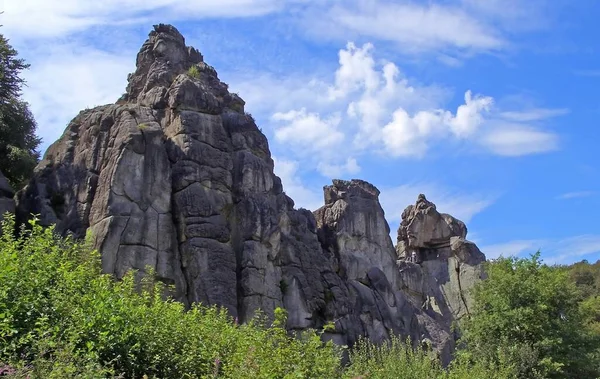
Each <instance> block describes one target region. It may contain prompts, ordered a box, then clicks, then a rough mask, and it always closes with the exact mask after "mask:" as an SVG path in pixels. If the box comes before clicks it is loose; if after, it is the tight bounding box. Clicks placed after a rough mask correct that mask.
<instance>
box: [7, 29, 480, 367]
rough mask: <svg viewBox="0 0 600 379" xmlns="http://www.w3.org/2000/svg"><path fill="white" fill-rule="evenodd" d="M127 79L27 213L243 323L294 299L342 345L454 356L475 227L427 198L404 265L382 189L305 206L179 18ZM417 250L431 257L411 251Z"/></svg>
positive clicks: (345, 187) (308, 323) (341, 189)
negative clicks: (397, 345)
mask: <svg viewBox="0 0 600 379" xmlns="http://www.w3.org/2000/svg"><path fill="white" fill-rule="evenodd" d="M128 80H129V84H128V86H127V91H126V93H125V94H124V95H123V96H122V97H121V99H119V101H118V102H117V103H116V104H113V105H106V106H101V107H97V108H94V109H90V110H85V111H82V112H81V113H80V114H79V115H78V116H77V117H75V118H74V119H73V120H72V121H71V123H70V124H69V125H68V126H67V128H66V130H65V132H64V134H63V135H62V137H61V138H60V139H59V140H58V141H57V142H55V143H54V144H53V145H52V146H51V147H50V148H49V149H48V150H47V152H46V154H45V156H44V159H43V160H42V161H41V162H40V164H39V165H38V167H37V168H36V171H35V175H34V178H33V179H32V180H31V182H30V183H29V185H28V186H27V187H25V189H23V190H21V191H20V192H19V193H18V195H17V198H18V207H17V217H18V219H19V220H24V219H26V218H27V217H29V215H30V214H31V213H36V214H40V215H41V221H42V223H44V224H46V225H50V224H56V225H57V230H58V231H61V232H63V233H66V232H71V233H73V234H75V235H76V236H79V237H82V236H84V235H85V233H86V231H87V230H91V232H92V234H93V237H94V243H95V246H96V247H97V248H98V249H99V250H100V252H101V256H102V267H103V270H104V271H105V272H107V273H112V274H114V275H115V276H116V277H117V278H120V277H122V276H123V275H125V273H126V272H127V271H129V270H131V269H135V270H138V274H137V275H139V276H141V275H145V274H146V273H147V270H148V268H150V269H152V270H153V271H154V273H155V275H156V277H157V278H158V279H160V280H162V281H164V282H166V283H169V284H172V285H173V287H174V289H175V290H174V293H173V296H175V298H176V299H178V300H180V301H182V302H184V303H186V304H190V303H195V302H202V303H204V304H218V305H220V306H223V307H225V308H227V309H228V310H229V312H230V313H231V314H232V315H233V316H235V317H238V318H239V319H240V321H242V322H243V321H246V320H248V319H249V318H250V317H252V316H253V315H254V314H255V312H256V311H257V310H258V309H262V310H263V311H265V312H266V314H267V315H272V314H273V312H274V309H275V308H276V307H285V308H286V309H287V310H288V314H289V317H288V324H287V327H288V328H289V329H305V328H308V327H322V326H323V325H324V324H325V323H327V322H329V321H333V322H334V324H335V329H334V330H332V331H330V332H328V333H327V334H326V335H325V336H326V338H330V339H333V340H334V341H336V342H338V343H343V344H352V343H353V342H354V341H356V339H357V338H358V337H359V336H367V337H369V338H371V339H373V340H375V341H381V340H383V339H386V338H388V337H389V335H390V333H394V334H400V335H402V336H411V337H412V338H413V340H414V341H423V340H427V341H430V342H431V343H432V344H433V345H434V347H435V348H436V349H437V350H438V351H439V353H440V355H441V356H442V358H443V359H444V361H445V362H447V361H448V360H449V358H450V353H451V350H452V347H453V344H454V340H453V338H452V336H451V334H450V323H451V321H452V320H453V319H455V318H459V317H462V315H464V314H465V313H466V312H468V301H467V302H461V301H462V295H463V294H464V293H466V289H467V287H468V286H470V285H472V282H473V281H474V280H475V279H476V277H478V275H479V272H480V271H478V270H479V268H478V267H479V263H480V262H481V261H483V260H484V257H483V255H482V254H481V253H479V250H477V248H476V247H475V246H474V245H472V244H470V243H468V242H467V241H465V240H464V237H465V235H466V228H465V226H464V224H462V223H461V222H459V221H457V220H454V219H453V218H451V217H450V216H447V215H440V214H439V213H437V212H436V211H435V206H434V205H433V204H431V203H429V202H426V200H425V199H424V198H423V199H420V200H419V202H418V203H417V205H416V206H411V207H409V208H407V210H406V211H405V215H404V216H405V217H404V220H403V223H402V226H401V228H400V237H399V241H400V242H401V243H400V244H399V245H398V249H399V250H398V252H399V253H400V256H401V257H402V258H401V259H400V260H399V261H398V262H397V259H398V258H397V255H396V251H395V249H394V246H393V244H392V241H391V239H390V237H389V226H388V224H387V222H386V221H385V218H384V213H383V210H382V208H381V206H380V204H379V200H378V195H379V191H378V190H377V188H375V187H374V186H373V185H371V184H369V183H367V182H364V181H360V180H352V181H340V180H335V181H334V182H333V185H331V186H326V187H325V188H324V192H325V205H324V206H323V207H322V208H320V209H319V210H317V211H316V212H315V213H314V214H313V213H311V212H310V211H308V210H304V209H298V210H296V209H295V208H294V202H293V201H292V200H291V199H290V198H289V197H288V196H286V195H285V193H284V192H283V187H282V184H281V180H280V179H279V178H278V177H277V176H275V175H274V173H273V164H274V163H273V160H272V159H271V154H270V151H269V147H268V142H267V139H266V137H265V136H264V135H263V134H262V133H261V132H260V130H259V129H258V127H257V126H256V124H255V122H254V120H253V118H252V116H250V115H248V114H246V113H245V112H244V105H245V104H244V101H243V100H242V99H241V98H239V97H238V96H237V95H235V94H231V93H229V91H228V87H227V85H226V84H225V83H223V82H221V81H220V80H219V78H218V76H217V73H216V71H215V70H214V68H212V67H211V66H209V65H208V64H206V63H205V62H204V59H203V57H202V55H201V54H200V53H199V52H198V51H197V50H195V49H194V48H191V47H187V46H186V45H185V41H184V38H183V36H181V34H180V33H179V32H178V31H177V30H176V29H175V28H174V27H172V26H169V25H162V24H161V25H157V26H155V27H154V30H153V31H152V32H151V33H150V36H149V38H148V40H147V41H146V42H145V43H144V45H143V46H142V49H141V50H140V52H139V53H138V56H137V69H136V71H135V72H134V73H133V74H131V75H130V76H129V78H128ZM0 183H1V182H0ZM413 248H416V249H420V250H419V252H420V254H421V259H420V260H419V262H418V263H413V262H408V261H407V260H406V252H407V251H408V250H407V249H413ZM469 270H471V271H469Z"/></svg>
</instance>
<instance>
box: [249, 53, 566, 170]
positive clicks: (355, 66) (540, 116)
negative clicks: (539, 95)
mask: <svg viewBox="0 0 600 379" xmlns="http://www.w3.org/2000/svg"><path fill="white" fill-rule="evenodd" d="M374 50H375V49H374V46H373V45H372V44H369V43H366V44H364V45H362V46H360V47H358V46H356V45H355V44H354V43H348V44H347V45H346V47H345V48H344V49H342V50H340V52H339V62H338V63H339V67H338V69H337V70H336V71H335V73H334V75H333V78H332V80H331V83H330V84H327V79H324V78H323V77H320V78H319V79H316V78H313V79H310V78H308V79H307V78H303V79H289V78H288V79H287V82H286V84H285V85H282V84H281V83H280V82H279V81H278V80H275V79H273V78H271V79H270V80H267V81H265V83H260V84H259V85H256V84H257V82H256V81H246V82H245V83H246V84H245V85H243V86H242V87H243V91H241V92H242V95H243V96H244V91H246V92H248V93H249V94H250V95H251V99H252V102H253V103H256V102H257V101H258V100H262V101H263V106H262V110H263V111H265V112H268V110H269V107H268V106H267V105H266V104H269V102H270V104H272V109H276V110H277V111H276V113H275V114H274V116H272V117H271V121H272V122H273V123H274V125H272V127H273V128H274V130H275V132H274V134H275V138H276V140H277V141H278V142H280V143H282V144H283V145H285V146H287V147H288V148H291V150H292V151H294V152H296V153H298V154H301V155H307V153H311V154H312V156H313V163H314V164H315V166H320V167H321V168H324V170H323V169H322V170H321V171H322V172H323V171H331V170H328V169H329V167H327V166H324V164H323V163H320V162H322V161H323V160H324V159H325V158H326V160H327V161H328V163H329V164H330V165H335V166H336V167H343V165H344V164H345V161H346V160H347V159H349V158H350V157H352V158H353V159H356V160H357V161H358V160H359V159H360V157H361V156H362V155H364V154H367V153H373V152H374V153H376V154H380V155H381V154H384V155H387V156H392V157H415V158H420V157H423V156H425V155H426V154H427V153H428V152H429V150H430V148H431V146H432V144H433V143H434V142H436V143H438V145H439V146H441V147H443V145H444V144H446V145H448V144H449V143H456V142H460V143H462V144H465V146H469V145H471V146H472V147H476V146H482V147H484V148H485V149H486V150H487V151H489V152H492V153H494V154H497V155H503V156H513V157H514V156H522V155H527V154H535V153H541V152H547V151H552V150H555V149H556V148H558V136H557V135H556V134H554V133H552V132H550V131H545V130H543V129H542V128H541V126H540V125H539V124H540V122H541V121H543V120H546V119H548V118H550V117H554V116H557V115H560V114H564V113H566V112H567V111H568V110H566V109H546V108H531V107H530V108H527V109H525V110H523V109H518V108H508V109H498V107H497V106H495V101H494V99H493V98H492V97H490V96H483V95H473V93H472V92H471V91H470V90H467V91H466V92H465V95H464V103H463V104H461V105H459V106H458V107H457V109H456V111H455V112H451V111H449V110H446V109H443V107H442V106H441V105H442V104H443V103H444V102H445V101H444V100H446V98H447V96H446V95H447V93H446V91H444V90H443V89H440V88H439V87H436V86H422V85H419V84H418V83H412V82H409V80H408V78H406V77H405V76H404V75H403V74H402V72H401V70H400V69H399V68H398V67H397V66H396V65H395V64H394V63H392V62H388V61H378V60H377V59H375V57H374ZM267 78H268V77H267ZM302 83H307V84H305V85H302ZM251 84H252V85H251ZM286 85H289V86H290V88H289V95H286V94H285V93H286V91H285V89H284V88H285V86H286ZM253 88H254V89H253ZM256 88H260V91H257V90H256ZM325 89H327V91H326V93H324V92H325V91H324V90H325ZM271 93H274V94H279V95H278V96H271V98H272V99H273V100H269V98H266V97H265V95H264V94H271ZM286 107H287V109H286ZM534 122H536V123H535V124H534ZM350 140H352V144H349V143H348V141H350ZM342 143H344V145H343V146H344V148H343V149H340V147H341V146H342V145H341V144H342ZM334 153H335V154H334ZM330 159H333V160H334V161H330V162H329V160H330ZM357 163H358V162H357ZM336 171H339V170H336ZM342 171H343V170H342ZM346 171H348V170H346ZM328 174H329V173H325V175H326V176H329V175H328Z"/></svg>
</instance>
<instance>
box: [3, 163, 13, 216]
mask: <svg viewBox="0 0 600 379" xmlns="http://www.w3.org/2000/svg"><path fill="white" fill-rule="evenodd" d="M14 194H15V193H14V192H13V189H12V187H11V186H10V184H9V183H8V180H6V177H5V176H4V174H3V173H2V171H0V221H2V219H3V218H4V214H5V213H6V212H9V213H14V212H15V201H14V200H13V196H14Z"/></svg>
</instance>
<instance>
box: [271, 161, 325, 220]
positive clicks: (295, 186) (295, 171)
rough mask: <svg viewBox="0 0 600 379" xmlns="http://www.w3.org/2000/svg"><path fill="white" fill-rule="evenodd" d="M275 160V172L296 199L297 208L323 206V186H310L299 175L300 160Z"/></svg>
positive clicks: (289, 194)
mask: <svg viewBox="0 0 600 379" xmlns="http://www.w3.org/2000/svg"><path fill="white" fill-rule="evenodd" d="M273 160H274V161H275V174H276V175H277V176H279V178H281V182H282V184H283V190H284V191H285V193H286V194H287V195H288V196H289V197H291V198H292V199H293V200H294V203H295V207H296V208H306V209H309V210H311V211H314V210H316V209H318V208H320V207H321V206H323V192H322V190H321V188H316V187H315V188H309V187H308V186H306V185H305V184H304V183H303V182H302V180H301V179H300V175H299V167H300V163H299V162H298V161H293V160H287V159H279V158H277V157H273Z"/></svg>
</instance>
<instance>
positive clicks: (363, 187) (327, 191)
mask: <svg viewBox="0 0 600 379" xmlns="http://www.w3.org/2000/svg"><path fill="white" fill-rule="evenodd" d="M323 193H324V196H325V204H326V205H327V204H333V203H334V202H336V201H337V200H338V199H350V198H355V197H356V198H363V199H369V200H378V199H379V193H380V192H379V190H378V189H377V187H375V186H374V185H373V184H371V183H369V182H366V181H364V180H360V179H352V180H341V179H334V180H333V185H329V186H324V187H323Z"/></svg>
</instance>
